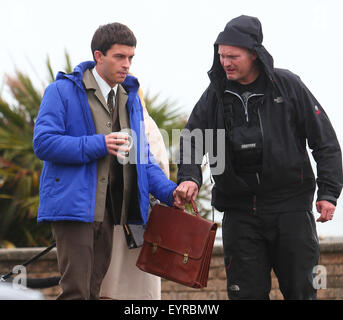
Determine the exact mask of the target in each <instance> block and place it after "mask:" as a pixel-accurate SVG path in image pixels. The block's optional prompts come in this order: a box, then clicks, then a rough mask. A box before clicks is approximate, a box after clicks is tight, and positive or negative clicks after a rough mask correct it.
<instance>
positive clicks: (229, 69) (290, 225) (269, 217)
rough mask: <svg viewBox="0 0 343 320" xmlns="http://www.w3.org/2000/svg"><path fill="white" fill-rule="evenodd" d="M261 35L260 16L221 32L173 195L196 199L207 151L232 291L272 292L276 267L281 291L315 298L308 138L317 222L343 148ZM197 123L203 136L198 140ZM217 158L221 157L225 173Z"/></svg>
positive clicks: (337, 179)
mask: <svg viewBox="0 0 343 320" xmlns="http://www.w3.org/2000/svg"><path fill="white" fill-rule="evenodd" d="M262 38H263V35H262V26H261V23H260V21H259V20H258V19H257V18H255V17H249V16H240V17H237V18H235V19H233V20H231V21H230V22H229V23H228V24H227V25H226V27H225V29H224V31H223V32H221V33H220V34H219V36H218V38H217V40H216V42H215V44H214V62H213V66H212V68H211V70H210V71H209V73H208V75H209V78H210V80H211V83H210V85H209V87H208V88H207V89H206V91H205V92H204V93H203V95H202V97H201V98H200V100H199V102H198V103H197V104H196V106H195V107H194V109H193V111H192V114H191V116H190V118H189V120H188V123H187V125H186V127H185V129H188V130H184V132H183V133H182V134H181V139H180V164H179V171H178V184H179V186H178V188H177V189H176V191H175V193H176V197H177V201H178V202H180V203H183V204H184V203H187V202H190V201H191V200H194V199H195V198H196V196H197V194H198V190H199V189H200V187H201V185H202V171H201V163H199V161H196V159H202V157H203V155H204V154H206V153H209V160H210V161H209V162H210V167H211V171H212V174H213V179H214V182H215V184H214V187H213V190H212V205H213V206H214V207H215V208H216V209H217V210H219V211H223V212H224V216H223V223H222V232H223V247H224V258H225V266H226V274H227V290H228V296H229V298H230V299H269V293H270V288H271V280H270V273H271V269H273V270H274V272H275V274H276V276H277V277H278V281H279V286H280V290H281V292H282V294H283V296H284V298H285V299H316V289H317V287H316V281H315V277H314V275H315V270H316V268H315V267H316V265H317V263H318V258H319V245H318V238H317V232H316V225H315V221H314V217H313V214H312V203H313V197H314V192H315V188H316V180H315V177H314V174H313V171H312V168H311V164H310V160H309V157H308V154H307V151H306V142H307V143H308V145H309V147H310V148H311V149H312V154H313V157H314V159H315V161H316V164H317V186H318V192H317V199H316V207H317V211H318V212H319V213H320V217H319V219H318V220H317V221H320V222H326V221H328V220H331V219H332V218H333V214H334V211H335V206H336V201H337V198H338V197H339V195H340V192H341V189H342V182H343V177H342V158H341V151H340V146H339V143H338V141H337V138H336V134H335V132H334V129H333V128H332V126H331V123H330V121H329V119H328V117H327V115H326V113H325V111H324V110H323V108H322V107H321V105H320V104H319V103H318V101H317V100H316V99H315V98H314V96H313V95H312V94H311V92H310V91H309V90H308V89H307V88H306V86H305V85H304V84H303V83H302V81H301V80H300V78H299V77H298V76H297V75H295V74H293V73H292V72H290V71H288V70H282V69H276V68H274V67H273V58H272V56H271V55H270V54H269V53H268V51H267V50H266V49H265V48H264V46H263V45H262ZM195 129H197V130H198V131H199V130H200V131H201V132H202V134H203V135H202V139H203V141H201V143H200V144H199V143H197V142H196V139H194V135H192V132H194V130H195ZM208 129H213V132H212V135H211V136H208V135H207V134H208V132H209V130H208ZM220 131H222V132H224V133H225V142H222V143H220V142H218V139H216V137H217V138H218V136H219V132H220ZM209 137H210V138H211V139H212V140H211V141H210V143H208V141H206V140H208V138H209ZM198 142H199V141H198ZM208 146H211V148H213V150H212V149H211V150H209V149H208V148H209V147H208ZM212 151H213V152H212ZM215 154H216V155H217V156H216V157H214V155H215ZM199 156H200V157H199ZM218 157H219V158H220V157H225V158H224V159H225V160H224V161H225V168H224V169H223V170H221V171H220V172H218V170H214V169H215V168H216V166H217V164H218V159H219V158H218Z"/></svg>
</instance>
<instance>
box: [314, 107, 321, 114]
mask: <svg viewBox="0 0 343 320" xmlns="http://www.w3.org/2000/svg"><path fill="white" fill-rule="evenodd" d="M314 110H315V111H316V114H320V110H319V108H318V106H314Z"/></svg>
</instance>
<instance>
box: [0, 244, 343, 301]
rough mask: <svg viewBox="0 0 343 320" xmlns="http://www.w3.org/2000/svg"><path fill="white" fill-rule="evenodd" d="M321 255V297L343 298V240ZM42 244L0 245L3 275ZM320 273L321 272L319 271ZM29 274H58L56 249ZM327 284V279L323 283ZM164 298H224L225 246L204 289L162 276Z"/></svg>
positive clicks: (275, 295)
mask: <svg viewBox="0 0 343 320" xmlns="http://www.w3.org/2000/svg"><path fill="white" fill-rule="evenodd" d="M320 248H321V256H320V261H319V265H321V266H323V267H324V268H322V269H321V271H320V272H323V270H324V271H326V273H327V277H326V289H324V288H323V289H319V290H318V298H319V299H323V300H324V299H339V300H343V241H338V240H337V239H331V240H330V241H321V243H320ZM42 250H43V248H22V249H20V248H18V249H0V275H3V274H6V273H7V272H10V271H12V268H13V267H14V266H15V265H20V264H21V263H23V262H24V261H26V260H28V259H30V258H31V257H33V256H34V255H35V254H37V253H39V252H41V251H42ZM318 274H319V275H320V273H318ZM27 275H28V277H29V278H43V277H52V276H58V275H59V273H58V270H57V261H56V249H53V250H52V251H51V252H49V253H48V254H47V255H45V256H43V257H41V258H40V259H39V260H37V261H35V262H33V263H32V264H30V265H29V266H28V267H27ZM321 285H322V286H325V283H321ZM40 291H41V292H42V293H43V294H44V295H45V297H46V299H55V297H56V296H57V295H58V293H59V291H60V288H59V286H55V287H52V288H47V289H42V290H40ZM270 298H271V299H272V300H278V299H282V295H281V293H280V291H279V289H278V282H277V279H276V278H275V276H274V274H273V273H272V291H271V293H270ZM162 299H166V300H225V299H227V294H226V276H225V268H224V259H223V250H222V248H221V247H220V246H216V247H215V248H214V250H213V255H212V260H211V269H210V274H209V281H208V285H207V287H206V288H204V289H201V290H199V289H192V288H188V287H185V286H182V285H179V284H176V283H174V282H171V281H166V280H162Z"/></svg>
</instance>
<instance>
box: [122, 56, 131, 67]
mask: <svg viewBox="0 0 343 320" xmlns="http://www.w3.org/2000/svg"><path fill="white" fill-rule="evenodd" d="M130 66H131V60H130V59H129V58H126V59H125V60H124V64H123V67H124V68H127V69H129V68H130Z"/></svg>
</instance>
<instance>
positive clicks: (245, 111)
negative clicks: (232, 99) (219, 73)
mask: <svg viewBox="0 0 343 320" xmlns="http://www.w3.org/2000/svg"><path fill="white" fill-rule="evenodd" d="M225 92H228V93H231V94H233V95H234V96H236V97H238V99H239V100H241V102H242V105H243V108H244V113H245V119H246V121H247V122H249V113H248V102H249V99H250V98H252V97H261V96H264V94H262V93H253V94H252V95H250V96H249V97H248V99H247V101H246V103H244V101H243V99H242V97H241V96H240V95H239V94H237V93H236V92H233V91H230V90H225Z"/></svg>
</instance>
